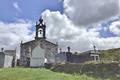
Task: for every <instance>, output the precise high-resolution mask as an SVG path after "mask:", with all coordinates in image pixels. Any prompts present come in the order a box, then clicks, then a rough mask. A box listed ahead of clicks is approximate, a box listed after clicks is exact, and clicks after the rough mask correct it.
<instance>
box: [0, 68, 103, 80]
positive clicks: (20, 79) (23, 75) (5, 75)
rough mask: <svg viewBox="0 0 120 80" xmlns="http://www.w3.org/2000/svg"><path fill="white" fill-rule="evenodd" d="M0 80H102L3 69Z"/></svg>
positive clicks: (30, 69) (81, 76)
mask: <svg viewBox="0 0 120 80" xmlns="http://www.w3.org/2000/svg"><path fill="white" fill-rule="evenodd" d="M0 80H101V79H94V78H92V77H87V76H86V75H77V74H76V75H75V74H74V75H71V74H65V73H59V72H53V71H50V70H47V69H43V68H4V69H3V68H1V69H0Z"/></svg>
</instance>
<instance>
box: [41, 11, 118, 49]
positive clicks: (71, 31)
mask: <svg viewBox="0 0 120 80" xmlns="http://www.w3.org/2000/svg"><path fill="white" fill-rule="evenodd" d="M42 15H43V19H44V20H45V22H46V25H47V38H48V39H49V40H51V41H54V42H57V41H58V42H59V47H61V48H62V49H63V50H66V47H67V46H71V48H72V51H87V50H90V49H93V45H96V47H97V48H98V49H109V48H118V47H120V45H118V44H120V41H119V40H120V37H109V38H100V33H99V30H101V29H102V27H100V25H99V27H93V28H91V29H89V30H87V28H86V27H81V26H76V25H74V23H73V22H72V21H71V20H70V19H69V18H67V16H66V15H65V14H60V12H58V11H57V12H51V11H49V10H46V11H45V12H43V13H42Z"/></svg>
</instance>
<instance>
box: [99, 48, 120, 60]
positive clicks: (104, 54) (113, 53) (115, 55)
mask: <svg viewBox="0 0 120 80" xmlns="http://www.w3.org/2000/svg"><path fill="white" fill-rule="evenodd" d="M101 58H102V60H110V61H120V48H116V49H109V50H102V51H101Z"/></svg>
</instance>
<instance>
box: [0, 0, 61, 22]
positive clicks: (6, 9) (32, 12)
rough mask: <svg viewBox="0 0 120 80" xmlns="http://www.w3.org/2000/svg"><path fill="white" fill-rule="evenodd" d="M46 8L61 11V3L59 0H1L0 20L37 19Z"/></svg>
mask: <svg viewBox="0 0 120 80" xmlns="http://www.w3.org/2000/svg"><path fill="white" fill-rule="evenodd" d="M16 6H17V8H16ZM18 8H19V9H18ZM46 9H49V10H51V11H60V12H61V13H62V12H63V4H62V2H60V1H59V0H1V2H0V20H1V21H5V22H14V21H16V19H20V18H21V19H29V20H33V21H37V20H38V18H39V16H40V15H41V13H42V12H43V11H44V10H46Z"/></svg>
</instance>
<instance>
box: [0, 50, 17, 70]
mask: <svg viewBox="0 0 120 80" xmlns="http://www.w3.org/2000/svg"><path fill="white" fill-rule="evenodd" d="M15 60H16V50H5V51H3V50H2V51H1V52H0V67H1V68H9V67H14V66H15V63H16V61H15Z"/></svg>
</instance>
